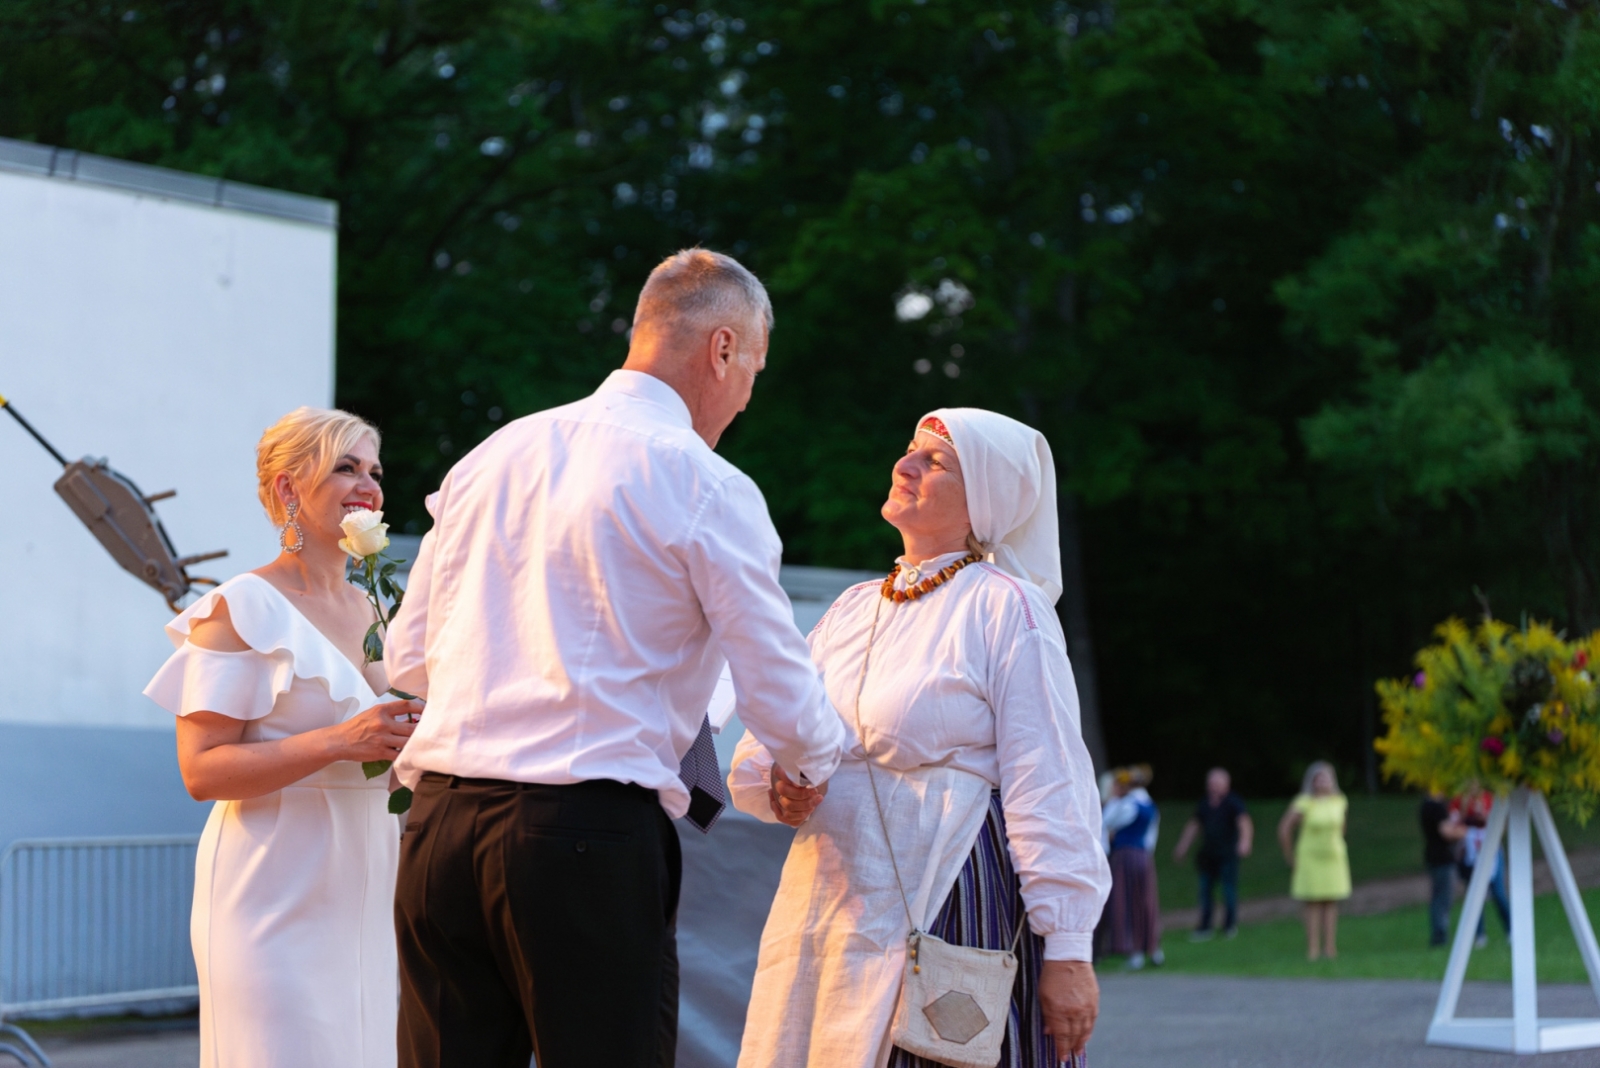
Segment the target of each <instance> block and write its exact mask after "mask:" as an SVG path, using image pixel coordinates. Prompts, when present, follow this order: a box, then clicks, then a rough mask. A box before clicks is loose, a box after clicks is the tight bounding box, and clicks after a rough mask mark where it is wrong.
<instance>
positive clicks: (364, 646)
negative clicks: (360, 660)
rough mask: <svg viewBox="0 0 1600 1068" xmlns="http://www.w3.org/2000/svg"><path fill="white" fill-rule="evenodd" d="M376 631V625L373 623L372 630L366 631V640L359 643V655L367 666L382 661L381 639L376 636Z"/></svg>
mask: <svg viewBox="0 0 1600 1068" xmlns="http://www.w3.org/2000/svg"><path fill="white" fill-rule="evenodd" d="M377 631H378V624H376V623H374V624H373V625H372V629H371V630H369V631H367V637H366V640H364V641H363V642H362V643H361V653H362V655H363V656H365V657H366V658H367V663H369V664H372V663H376V662H377V661H379V660H382V659H383V639H382V638H380V637H379V636H378V633H377Z"/></svg>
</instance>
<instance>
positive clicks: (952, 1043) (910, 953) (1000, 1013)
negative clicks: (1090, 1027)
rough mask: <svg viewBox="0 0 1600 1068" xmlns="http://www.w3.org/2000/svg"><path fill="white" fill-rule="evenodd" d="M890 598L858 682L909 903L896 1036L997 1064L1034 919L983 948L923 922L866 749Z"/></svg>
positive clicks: (928, 1049) (950, 1059)
mask: <svg viewBox="0 0 1600 1068" xmlns="http://www.w3.org/2000/svg"><path fill="white" fill-rule="evenodd" d="M882 611H883V600H882V598H879V600H878V607H877V609H876V610H875V611H874V612H873V614H872V632H871V633H870V634H869V635H868V637H867V650H866V652H865V653H864V654H863V655H862V658H861V677H860V679H859V680H858V681H857V684H856V709H855V716H856V734H857V735H858V736H859V737H860V738H861V748H862V751H863V752H864V753H865V754H866V764H867V782H868V784H869V785H870V786H871V787H872V803H873V805H874V806H875V807H876V808H877V810H878V824H879V826H881V827H882V828H883V840H884V844H885V845H886V846H887V847H888V849H889V864H890V866H891V867H892V868H893V869H894V881H895V885H896V886H897V887H898V888H899V890H900V904H901V906H902V907H904V908H905V910H906V920H907V922H908V923H909V924H910V928H911V933H910V934H909V935H907V936H906V963H905V971H904V972H903V973H902V975H901V980H900V1002H899V1004H898V1006H897V1007H896V1008H895V1012H894V1022H893V1023H892V1024H891V1025H890V1028H889V1037H890V1039H891V1041H893V1043H894V1044H895V1045H896V1046H899V1047H900V1048H901V1049H903V1050H905V1051H906V1052H907V1053H912V1054H915V1055H916V1056H918V1057H925V1058H927V1059H928V1060H931V1061H937V1062H938V1063H940V1064H947V1065H950V1066H952V1068H995V1065H997V1064H998V1063H999V1062H1000V1043H1001V1042H1002V1041H1003V1040H1004V1039H1005V1034H1006V1021H1007V1020H1008V1019H1010V1016H1011V994H1012V990H1013V988H1014V987H1015V986H1016V982H1017V944H1018V943H1019V942H1020V941H1021V939H1022V928H1023V926H1024V925H1025V924H1026V923H1027V922H1028V920H1027V914H1026V912H1024V913H1023V915H1021V916H1019V917H1017V930H1016V933H1015V934H1014V935H1013V936H1012V938H1011V948H1010V949H1009V950H1003V949H979V948H977V947H974V946H953V945H951V944H950V943H949V942H946V941H944V940H943V939H942V938H937V937H935V936H934V935H931V934H929V933H928V932H926V931H923V930H921V929H920V928H919V927H918V925H917V920H916V917H914V916H912V915H911V903H910V900H909V899H908V898H907V897H906V887H905V883H904V882H902V881H901V879H900V865H899V863H897V862H896V860H895V857H894V842H893V840H892V839H891V838H890V837H889V821H888V820H887V819H885V818H884V815H883V802H882V801H881V800H880V799H879V797H878V782H877V779H876V778H875V777H874V776H873V774H872V763H873V761H872V753H871V752H870V751H868V750H867V735H866V731H865V730H863V729H862V726H861V694H862V692H863V691H864V690H865V689H866V685H867V664H868V662H869V661H870V660H871V659H872V644H873V642H874V640H875V639H876V638H877V636H878V619H879V616H880V614H881V613H882Z"/></svg>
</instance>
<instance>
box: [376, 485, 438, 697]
mask: <svg viewBox="0 0 1600 1068" xmlns="http://www.w3.org/2000/svg"><path fill="white" fill-rule="evenodd" d="M433 500H434V498H432V497H429V498H428V503H429V504H430V506H431V505H432V504H433ZM429 510H430V511H431V510H432V508H431V507H430V509H429ZM433 533H434V532H433V531H431V530H430V531H428V533H426V534H424V535H423V536H422V545H421V547H420V548H418V549H417V558H416V559H415V560H413V561H412V562H411V573H410V574H409V575H408V576H407V578H406V596H405V600H403V601H402V602H401V603H400V611H399V612H398V613H396V614H395V617H394V620H393V621H392V622H390V624H389V631H388V635H387V640H386V641H385V642H384V645H383V664H384V669H385V670H386V671H388V673H389V685H390V686H391V687H393V688H394V689H396V690H399V691H400V692H401V693H409V694H411V695H413V696H415V697H427V696H428V662H427V651H428V594H429V591H430V590H431V589H432V587H433Z"/></svg>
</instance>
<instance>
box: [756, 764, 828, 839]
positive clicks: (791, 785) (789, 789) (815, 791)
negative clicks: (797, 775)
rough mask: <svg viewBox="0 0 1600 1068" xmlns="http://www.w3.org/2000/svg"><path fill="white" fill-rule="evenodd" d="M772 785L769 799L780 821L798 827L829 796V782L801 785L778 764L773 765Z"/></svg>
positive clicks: (768, 789)
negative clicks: (816, 784)
mask: <svg viewBox="0 0 1600 1068" xmlns="http://www.w3.org/2000/svg"><path fill="white" fill-rule="evenodd" d="M769 781H770V783H771V785H770V786H768V787H767V801H768V803H769V804H771V805H772V814H773V815H774V816H776V817H778V822H779V823H783V824H787V825H788V826H790V827H798V826H800V825H801V824H802V823H804V822H805V821H806V820H808V819H810V818H811V814H812V813H813V812H815V811H816V810H817V806H818V805H820V804H822V799H823V798H824V797H826V796H827V793H828V784H827V783H823V784H822V785H821V786H801V785H800V784H798V783H796V782H795V781H794V780H793V779H791V778H789V776H787V775H785V774H784V773H783V769H782V768H780V767H778V765H777V764H773V765H772V776H771V778H770V780H769Z"/></svg>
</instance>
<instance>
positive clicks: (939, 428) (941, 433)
mask: <svg viewBox="0 0 1600 1068" xmlns="http://www.w3.org/2000/svg"><path fill="white" fill-rule="evenodd" d="M917 433H919V434H932V435H933V436H934V437H936V438H938V439H939V440H940V441H942V442H944V443H945V444H946V445H948V446H950V447H951V448H952V449H953V448H955V447H956V442H955V439H954V438H952V437H951V436H950V430H949V428H947V427H946V426H945V425H944V420H943V419H940V418H939V417H938V416H937V415H930V416H928V417H927V418H926V419H924V420H923V421H922V422H921V424H920V425H918V427H917Z"/></svg>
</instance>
